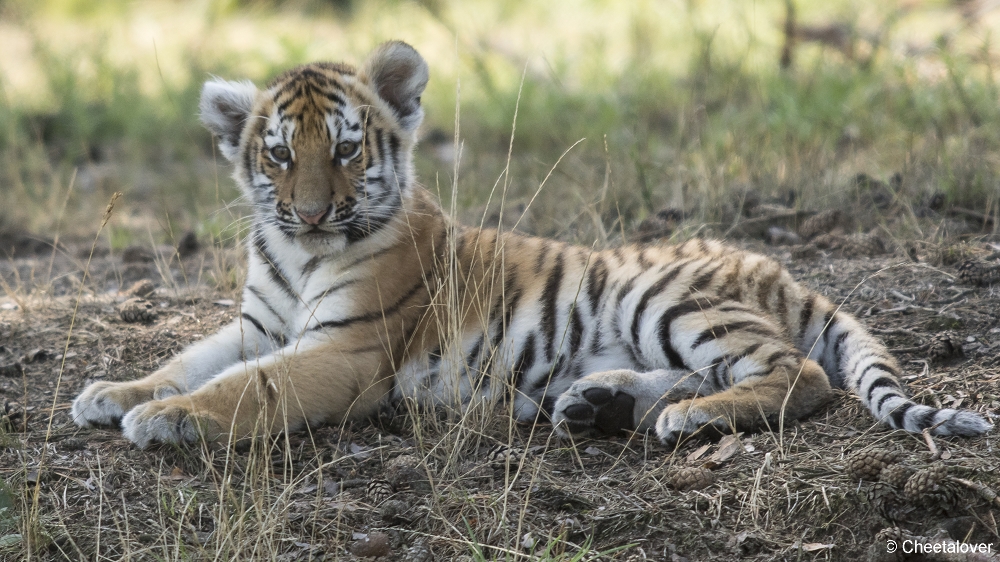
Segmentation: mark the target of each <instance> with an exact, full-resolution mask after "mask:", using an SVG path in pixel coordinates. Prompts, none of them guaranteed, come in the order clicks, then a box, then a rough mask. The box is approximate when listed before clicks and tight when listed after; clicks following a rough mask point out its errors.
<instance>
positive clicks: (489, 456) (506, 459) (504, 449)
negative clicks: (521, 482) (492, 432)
mask: <svg viewBox="0 0 1000 562" xmlns="http://www.w3.org/2000/svg"><path fill="white" fill-rule="evenodd" d="M523 456H524V451H523V450H521V449H519V448H517V447H514V446H511V445H504V444H502V443H498V444H496V445H494V446H492V447H490V450H489V451H486V461H487V462H489V463H490V464H492V465H494V466H504V465H505V464H507V463H511V464H512V465H514V464H517V461H518V460H519V459H520V458H521V457H523Z"/></svg>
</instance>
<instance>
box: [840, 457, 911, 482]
mask: <svg viewBox="0 0 1000 562" xmlns="http://www.w3.org/2000/svg"><path fill="white" fill-rule="evenodd" d="M897 461H899V453H898V452H897V451H886V450H885V449H865V450H863V451H858V452H857V453H854V454H852V455H851V456H849V457H847V474H848V475H849V476H850V477H851V479H853V480H878V476H879V473H881V472H882V469H883V468H885V467H887V466H889V465H890V464H894V463H896V462H897Z"/></svg>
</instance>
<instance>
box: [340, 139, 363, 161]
mask: <svg viewBox="0 0 1000 562" xmlns="http://www.w3.org/2000/svg"><path fill="white" fill-rule="evenodd" d="M357 149H358V143H356V142H354V141H344V142H341V143H338V144H337V156H340V157H341V158H346V157H348V156H351V155H353V154H354V152H355V151H356V150H357Z"/></svg>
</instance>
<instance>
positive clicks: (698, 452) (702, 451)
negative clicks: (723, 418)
mask: <svg viewBox="0 0 1000 562" xmlns="http://www.w3.org/2000/svg"><path fill="white" fill-rule="evenodd" d="M711 448H712V444H711V443H705V444H704V445H702V446H701V447H698V448H697V449H695V450H694V452H692V453H691V454H690V455H688V456H687V461H688V462H694V461H696V460H698V459H700V458H701V457H704V456H705V453H707V452H708V450H709V449H711Z"/></svg>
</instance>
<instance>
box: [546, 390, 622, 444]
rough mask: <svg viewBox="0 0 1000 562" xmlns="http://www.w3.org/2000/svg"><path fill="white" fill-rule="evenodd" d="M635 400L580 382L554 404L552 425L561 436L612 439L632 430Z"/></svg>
mask: <svg viewBox="0 0 1000 562" xmlns="http://www.w3.org/2000/svg"><path fill="white" fill-rule="evenodd" d="M634 410H635V397H634V396H632V395H631V394H627V393H625V392H622V391H616V390H614V389H613V388H609V387H607V386H604V385H601V384H599V383H595V382H593V381H587V380H585V379H581V380H579V381H577V382H576V383H574V384H573V386H571V387H570V388H569V389H567V390H566V392H564V393H563V394H562V395H561V396H560V397H559V399H558V400H556V405H555V412H554V415H553V421H554V422H555V424H556V427H557V428H559V430H560V431H561V432H563V433H568V434H571V435H581V436H582V435H588V434H590V433H593V432H595V431H596V432H599V433H604V434H609V435H614V434H616V433H618V432H619V431H621V430H622V429H635V421H634V415H633V413H634Z"/></svg>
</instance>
